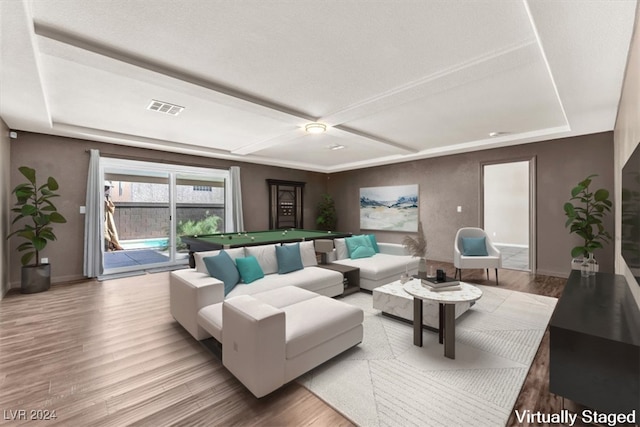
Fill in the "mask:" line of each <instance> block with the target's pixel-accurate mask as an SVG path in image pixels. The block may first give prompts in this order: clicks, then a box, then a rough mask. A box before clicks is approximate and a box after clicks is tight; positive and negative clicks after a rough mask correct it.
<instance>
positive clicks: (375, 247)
mask: <svg viewBox="0 0 640 427" xmlns="http://www.w3.org/2000/svg"><path fill="white" fill-rule="evenodd" d="M367 237H369V241H370V242H371V247H372V248H373V250H374V251H375V253H377V254H379V253H380V248H379V247H378V241H377V240H376V236H375V234H367Z"/></svg>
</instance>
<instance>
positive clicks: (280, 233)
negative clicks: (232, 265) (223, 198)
mask: <svg viewBox="0 0 640 427" xmlns="http://www.w3.org/2000/svg"><path fill="white" fill-rule="evenodd" d="M349 236H351V233H345V232H337V231H320V230H303V229H287V230H266V231H250V232H247V233H219V234H204V235H198V236H182V237H181V239H182V242H183V243H185V244H186V245H187V248H188V249H189V265H190V266H191V267H193V266H194V261H193V253H194V252H201V251H211V250H216V249H229V248H239V247H243V246H257V245H265V244H273V243H292V242H303V241H306V240H315V239H337V238H340V237H349Z"/></svg>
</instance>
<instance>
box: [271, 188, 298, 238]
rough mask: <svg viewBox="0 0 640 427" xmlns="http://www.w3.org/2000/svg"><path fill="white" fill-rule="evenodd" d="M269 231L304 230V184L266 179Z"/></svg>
mask: <svg viewBox="0 0 640 427" xmlns="http://www.w3.org/2000/svg"><path fill="white" fill-rule="evenodd" d="M267 184H268V185H269V229H270V230H278V229H282V228H304V221H303V209H304V198H303V197H304V186H305V183H304V182H298V181H281V180H278V179H267Z"/></svg>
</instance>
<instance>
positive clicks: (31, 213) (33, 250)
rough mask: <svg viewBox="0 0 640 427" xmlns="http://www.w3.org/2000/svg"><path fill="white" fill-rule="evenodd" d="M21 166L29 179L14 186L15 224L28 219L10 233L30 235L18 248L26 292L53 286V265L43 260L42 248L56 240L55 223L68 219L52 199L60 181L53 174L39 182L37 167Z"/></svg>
mask: <svg viewBox="0 0 640 427" xmlns="http://www.w3.org/2000/svg"><path fill="white" fill-rule="evenodd" d="M18 170H19V171H20V173H22V175H24V177H25V178H26V179H27V182H25V183H22V184H18V185H17V186H16V187H15V188H14V189H13V194H15V195H16V200H17V201H16V204H15V206H16V207H14V208H13V209H11V210H12V211H13V212H16V213H17V215H16V217H15V218H14V219H13V222H12V224H15V223H16V222H18V221H20V220H22V219H25V220H26V222H25V223H24V224H23V225H22V228H19V229H17V230H15V231H14V232H13V233H11V234H9V236H8V237H11V236H13V235H16V236H19V237H22V238H24V239H26V242H24V243H22V244H20V245H19V246H18V251H19V252H24V253H23V255H22V257H21V258H20V261H21V263H22V277H21V291H22V293H34V292H42V291H46V290H47V289H49V287H50V286H51V265H50V264H48V263H47V264H42V263H41V262H40V251H42V250H43V249H44V248H45V247H46V246H47V243H48V242H49V241H50V240H56V235H55V234H54V233H53V227H52V224H53V223H58V224H60V223H65V222H67V220H66V219H65V218H64V217H63V216H62V215H61V214H60V213H58V209H57V208H56V207H55V205H54V204H53V203H52V202H51V199H52V198H54V197H58V196H59V195H58V194H56V193H55V191H56V190H58V188H59V186H58V182H57V181H56V180H55V179H54V178H53V177H49V178H48V179H47V181H46V182H45V183H44V184H41V185H38V182H37V181H36V171H35V169H32V168H30V167H27V166H22V167H20V168H18ZM34 258H35V259H34Z"/></svg>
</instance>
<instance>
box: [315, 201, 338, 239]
mask: <svg viewBox="0 0 640 427" xmlns="http://www.w3.org/2000/svg"><path fill="white" fill-rule="evenodd" d="M337 220H338V216H337V214H336V205H335V202H334V201H333V198H332V197H331V196H330V195H329V194H323V195H322V200H320V202H319V203H318V216H317V217H316V225H317V226H318V229H319V230H325V231H329V230H335V229H336V222H337Z"/></svg>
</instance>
